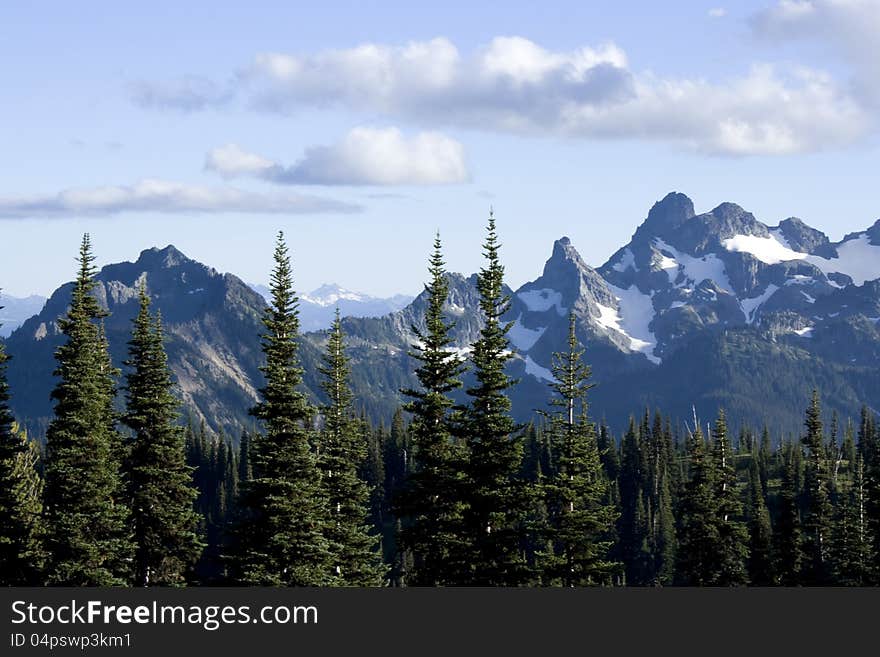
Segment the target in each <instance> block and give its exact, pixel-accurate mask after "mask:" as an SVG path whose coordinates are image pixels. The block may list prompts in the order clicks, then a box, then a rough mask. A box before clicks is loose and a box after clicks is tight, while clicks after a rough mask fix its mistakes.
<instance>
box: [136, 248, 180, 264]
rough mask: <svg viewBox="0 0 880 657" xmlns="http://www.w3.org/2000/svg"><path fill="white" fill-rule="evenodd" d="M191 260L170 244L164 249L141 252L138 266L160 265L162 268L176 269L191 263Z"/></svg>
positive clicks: (150, 249)
mask: <svg viewBox="0 0 880 657" xmlns="http://www.w3.org/2000/svg"><path fill="white" fill-rule="evenodd" d="M189 261H190V258H188V257H187V256H186V255H184V254H183V253H182V252H181V251H180V250H179V249H178V248H177V247H176V246H174V245H173V244H169V245H168V246H166V247H164V248H161V249H160V248H158V247H155V246H154V247H152V248H149V249H144V250H143V251H141V254H140V256H138V259H137V264H139V265H146V264H155V263H158V264H159V265H160V266H162V267H174V266H176V265H180V264H182V263H184V262H189Z"/></svg>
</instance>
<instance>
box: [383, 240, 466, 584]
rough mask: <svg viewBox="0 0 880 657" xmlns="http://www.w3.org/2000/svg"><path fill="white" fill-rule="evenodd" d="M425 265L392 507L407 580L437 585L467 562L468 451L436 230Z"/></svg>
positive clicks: (452, 578) (454, 578)
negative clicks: (405, 436) (404, 448)
mask: <svg viewBox="0 0 880 657" xmlns="http://www.w3.org/2000/svg"><path fill="white" fill-rule="evenodd" d="M428 272H429V273H430V275H431V281H430V282H429V283H428V284H427V285H426V286H425V290H426V291H427V293H428V306H427V310H426V313H425V327H426V328H425V330H424V331H423V330H421V329H419V328H418V327H417V326H413V327H412V328H413V332H414V333H415V335H416V338H417V340H418V341H417V343H416V345H415V350H414V352H413V353H412V357H413V358H414V359H415V361H416V362H417V364H418V367H417V368H416V376H417V377H418V380H419V384H420V388H419V389H407V390H404V391H403V393H404V394H405V395H406V396H407V397H408V398H409V399H410V401H409V402H408V403H407V404H406V406H405V410H407V411H409V412H410V413H412V422H411V424H410V435H411V439H412V445H413V455H412V468H411V471H410V472H409V473H408V477H407V479H406V483H405V485H404V486H403V487H402V489H401V491H400V494H399V495H398V496H397V500H396V510H397V513H398V514H399V515H400V516H401V518H402V519H403V522H402V524H401V541H402V543H403V545H404V546H405V547H406V548H407V549H408V550H409V551H410V552H411V554H412V558H413V573H412V574H411V576H410V578H409V581H410V583H411V584H416V585H422V586H435V585H444V584H454V583H456V582H459V581H461V579H462V577H463V576H464V573H465V570H466V568H467V562H468V555H467V550H466V545H465V544H464V541H463V537H464V514H465V510H466V508H467V505H466V500H465V492H466V491H465V485H466V479H465V467H466V464H467V452H466V450H465V446H464V444H463V443H462V441H461V440H459V438H458V436H457V435H456V432H457V426H456V424H457V423H456V420H457V419H459V420H460V418H458V417H457V414H456V413H454V412H453V405H454V404H453V401H452V398H451V396H450V394H451V393H452V392H453V391H454V390H456V389H457V388H459V387H461V379H460V377H461V375H462V372H463V371H464V366H463V364H462V363H461V361H460V360H459V358H458V356H457V355H456V354H455V353H454V352H453V351H452V350H451V349H450V347H451V346H452V345H453V342H452V337H451V331H452V329H453V324H452V323H447V322H446V320H445V319H444V316H443V310H444V306H445V305H446V302H447V297H448V295H449V284H448V282H447V280H446V275H445V274H446V272H445V270H444V263H443V254H442V250H441V243H440V236H439V235H437V237H436V238H435V240H434V251H433V253H432V255H431V260H430V266H429V268H428Z"/></svg>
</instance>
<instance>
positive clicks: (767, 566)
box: [748, 460, 775, 586]
mask: <svg viewBox="0 0 880 657" xmlns="http://www.w3.org/2000/svg"><path fill="white" fill-rule="evenodd" d="M748 519H749V527H748V529H749V561H748V572H749V583H751V584H752V586H771V585H773V583H774V578H775V573H774V570H773V530H772V528H771V526H770V512H769V510H768V509H767V503H766V500H765V498H764V489H763V487H762V486H761V476H760V467H759V466H758V464H757V463H756V462H755V461H754V460H753V461H752V463H751V465H750V467H749V513H748Z"/></svg>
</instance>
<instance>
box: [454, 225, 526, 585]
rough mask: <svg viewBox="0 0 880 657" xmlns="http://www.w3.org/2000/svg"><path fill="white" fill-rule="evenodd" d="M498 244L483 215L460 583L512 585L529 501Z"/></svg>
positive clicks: (520, 566)
mask: <svg viewBox="0 0 880 657" xmlns="http://www.w3.org/2000/svg"><path fill="white" fill-rule="evenodd" d="M500 246H501V245H500V244H499V242H498V235H497V233H496V229H495V217H494V215H493V214H491V213H490V214H489V224H488V229H487V237H486V241H485V243H484V244H483V253H484V256H485V258H486V264H485V266H484V267H483V268H482V269H481V270H480V273H479V275H478V276H477V289H478V291H479V293H480V308H481V309H482V313H483V319H484V325H483V328H482V329H481V331H480V337H479V339H478V340H477V341H476V342H475V343H474V344H473V348H472V354H471V362H472V363H473V369H474V375H475V378H476V385H475V386H473V387H471V388H469V389H468V390H467V394H468V395H469V397H470V404H469V406H468V409H467V413H466V418H465V422H464V433H465V436H466V440H467V445H468V447H469V450H470V453H469V459H468V464H467V475H468V478H469V481H468V486H467V498H468V502H469V504H468V507H467V509H466V511H465V517H464V525H465V530H464V535H465V537H466V540H467V543H468V545H469V546H470V553H471V554H470V556H471V558H470V563H469V566H470V573H469V576H468V577H467V579H466V582H467V583H471V584H478V585H486V586H498V585H507V586H515V585H519V584H523V583H525V582H527V581H528V578H529V573H528V568H527V564H526V562H525V558H524V556H523V553H522V549H521V548H522V542H523V538H524V532H525V524H526V520H527V516H528V512H529V509H530V506H531V505H530V501H529V493H528V490H527V486H526V482H525V481H524V480H523V479H522V478H521V477H520V476H519V474H520V466H521V463H522V457H523V446H522V436H521V434H520V431H519V428H518V427H517V425H516V423H515V422H514V421H513V418H512V417H511V416H510V408H511V404H510V399H509V397H508V394H507V393H508V391H509V390H510V388H511V387H512V386H513V385H514V381H513V380H512V379H511V378H510V377H509V376H508V375H507V372H506V370H505V366H506V364H507V362H508V361H509V360H510V359H511V358H512V354H511V352H510V345H509V344H508V340H507V332H508V331H509V330H510V327H511V324H506V323H503V322H502V320H501V317H502V316H503V315H504V313H505V312H506V311H507V308H508V305H509V298H508V297H507V296H506V295H505V293H504V267H503V266H502V265H501V260H500V258H499V250H500Z"/></svg>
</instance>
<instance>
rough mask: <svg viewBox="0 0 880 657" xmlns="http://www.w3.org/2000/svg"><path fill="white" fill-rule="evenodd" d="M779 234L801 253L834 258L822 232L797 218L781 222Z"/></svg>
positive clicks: (778, 228) (828, 242)
mask: <svg viewBox="0 0 880 657" xmlns="http://www.w3.org/2000/svg"><path fill="white" fill-rule="evenodd" d="M777 230H778V231H779V234H780V235H782V237H783V238H785V241H786V242H788V245H789V246H790V247H791V248H792V249H793V250H795V251H799V252H801V253H814V254H816V255H821V256H823V257H826V258H829V257H834V255H835V254H834V253H833V248H832V247H831V242H830V241H829V239H828V237H827V236H826V235H825V233H823V232H822V231H820V230H816V229H815V228H811V227H810V226H808V225H807V224H805V223H804V222H803V221H801V220H800V219H798V218H797V217H789V218H788V219H785V220H783V221H780V222H779V226H778V227H777Z"/></svg>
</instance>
